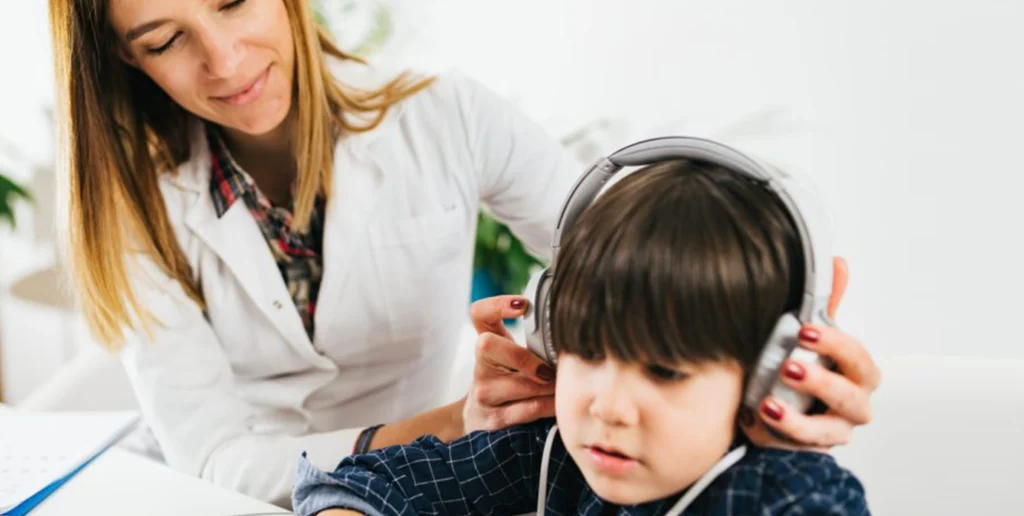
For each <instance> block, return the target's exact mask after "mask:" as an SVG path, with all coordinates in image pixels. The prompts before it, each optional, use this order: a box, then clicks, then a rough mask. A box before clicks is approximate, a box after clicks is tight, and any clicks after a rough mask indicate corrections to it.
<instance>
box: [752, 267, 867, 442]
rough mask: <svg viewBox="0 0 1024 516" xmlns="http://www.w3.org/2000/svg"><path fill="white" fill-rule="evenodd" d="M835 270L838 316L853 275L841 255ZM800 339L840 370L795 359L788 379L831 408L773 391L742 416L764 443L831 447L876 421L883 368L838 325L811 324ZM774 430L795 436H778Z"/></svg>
mask: <svg viewBox="0 0 1024 516" xmlns="http://www.w3.org/2000/svg"><path fill="white" fill-rule="evenodd" d="M834 271H835V273H834V277H835V279H834V280H833V284H832V298H831V300H830V301H829V306H828V314H829V317H833V318H834V317H835V312H836V309H837V308H838V306H839V302H840V301H841V300H842V297H843V293H844V292H845V291H846V284H847V281H848V279H849V270H848V268H847V266H846V261H845V260H843V259H842V258H836V259H835V265H834ZM800 345H801V346H803V347H805V348H807V349H810V350H812V351H816V352H817V353H819V354H821V355H823V356H827V357H829V358H831V359H833V360H834V361H835V363H836V366H837V367H836V371H835V372H833V371H829V370H828V369H825V368H824V367H822V366H820V365H818V364H806V363H803V362H800V361H798V360H790V361H789V362H787V363H786V364H785V366H783V369H782V375H781V376H782V379H783V382H785V384H786V385H788V386H789V387H791V388H793V389H795V390H797V391H800V392H804V393H807V394H810V395H811V396H813V397H814V398H816V399H818V400H820V401H821V402H822V403H824V404H825V405H826V406H827V407H828V410H827V411H826V412H825V413H823V414H818V415H805V414H801V413H799V412H797V411H795V410H792V409H791V408H790V407H789V406H787V405H786V404H785V402H783V401H782V400H779V399H776V398H773V397H771V396H769V397H767V398H765V399H764V400H763V401H762V402H761V407H760V410H759V411H758V414H757V416H758V417H756V418H755V417H753V415H752V414H750V413H749V411H748V412H746V413H745V414H744V413H741V417H740V421H741V423H742V424H743V430H744V432H745V433H746V434H747V436H748V437H749V438H750V439H751V441H753V442H754V443H755V444H757V445H759V446H762V447H771V448H786V449H801V450H812V451H821V452H826V451H827V450H828V449H829V448H831V447H832V446H836V445H841V444H846V443H847V442H849V440H850V437H851V435H852V433H853V429H854V427H855V426H858V425H864V424H867V423H868V422H870V421H871V402H870V399H869V397H870V396H871V393H872V392H874V391H875V389H877V388H878V385H879V383H880V382H881V372H880V371H879V370H878V367H876V366H875V363H874V362H873V361H872V359H871V355H870V354H868V352H867V350H866V349H864V346H862V345H861V344H860V342H858V341H857V339H855V338H854V337H853V336H851V335H848V334H847V333H845V332H843V331H841V330H838V329H836V328H830V327H819V326H805V327H804V328H803V329H801V331H800ZM769 429H771V431H769ZM772 431H774V432H775V433H777V434H781V435H783V436H786V437H788V438H789V439H790V441H786V440H783V439H779V438H777V437H775V436H774V435H772Z"/></svg>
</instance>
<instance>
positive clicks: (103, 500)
mask: <svg viewBox="0 0 1024 516" xmlns="http://www.w3.org/2000/svg"><path fill="white" fill-rule="evenodd" d="M0 410H11V409H10V407H7V406H5V405H3V404H2V403H0ZM67 514H85V515H92V514H97V515H103V516H121V515H125V516H127V515H131V516H137V515H140V514H145V515H147V516H186V515H187V516H193V515H195V516H242V515H245V516H257V515H259V516H278V515H280V516H284V515H288V514H292V513H291V512H288V511H286V510H284V509H282V508H280V507H277V506H275V505H271V504H269V503H266V502H262V501H259V500H256V499H253V498H249V497H247V496H244V495H241V494H239V493H235V492H232V491H228V490H226V489H221V488H219V487H217V486H214V485H213V484H210V483H209V482H206V481H204V480H201V479H198V478H195V477H191V476H189V475H185V474H183V473H180V472H178V471H175V470H173V469H171V468H169V467H167V466H165V465H163V464H160V463H158V462H156V461H153V460H152V459H149V458H146V457H143V456H141V455H138V454H135V453H132V452H130V451H127V450H124V449H121V448H118V447H116V446H115V447H112V448H110V449H109V450H107V451H106V452H104V453H103V454H102V455H100V456H99V457H97V458H96V460H94V461H93V462H92V463H91V464H89V465H88V466H86V467H85V468H84V469H82V471H80V472H78V474H77V475H75V476H74V477H71V479H70V480H68V481H67V482H66V483H65V484H64V485H63V486H61V487H60V488H59V489H57V490H56V491H54V492H53V494H51V495H50V496H49V497H47V498H46V499H45V500H43V501H42V503H40V504H39V505H38V506H36V507H35V508H34V509H33V510H32V511H31V512H29V513H28V516H64V515H67Z"/></svg>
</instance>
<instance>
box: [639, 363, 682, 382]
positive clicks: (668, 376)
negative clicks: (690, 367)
mask: <svg viewBox="0 0 1024 516" xmlns="http://www.w3.org/2000/svg"><path fill="white" fill-rule="evenodd" d="M647 372H648V374H650V375H651V376H653V377H654V378H655V379H657V380H661V381H666V382H672V381H676V380H682V379H684V378H686V377H687V376H689V375H687V374H686V373H684V372H682V371H677V370H675V369H671V368H668V367H664V366H660V365H657V364H651V365H648V366H647Z"/></svg>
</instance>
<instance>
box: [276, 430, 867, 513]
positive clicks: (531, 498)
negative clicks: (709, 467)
mask: <svg viewBox="0 0 1024 516" xmlns="http://www.w3.org/2000/svg"><path fill="white" fill-rule="evenodd" d="M553 425H554V420H545V421H540V422H537V423H533V424H530V425H524V426H517V427H513V428H510V429H506V430H500V431H496V432H474V433H472V434H470V435H468V436H466V437H463V438H461V439H458V440H456V441H452V442H451V443H447V444H446V443H443V442H441V441H440V440H438V439H437V438H435V437H431V436H427V437H422V438H420V439H418V440H417V441H416V442H415V443H413V444H412V445H409V446H393V447H390V448H385V449H382V450H377V451H374V452H372V453H369V454H367V455H358V456H350V457H346V458H345V459H343V460H342V461H341V463H340V464H339V465H338V467H337V469H336V470H335V471H333V472H331V473H325V472H322V471H320V470H319V469H317V468H316V467H315V466H313V465H312V464H311V463H310V462H309V461H308V460H307V459H306V457H305V454H303V457H302V459H301V461H300V464H299V471H298V478H297V480H296V483H295V486H294V491H293V493H292V503H293V507H294V510H295V512H296V513H297V514H299V515H300V516H306V515H313V514H316V513H318V512H320V511H322V510H325V509H330V508H347V509H353V510H356V511H359V512H362V513H364V514H368V515H403V516H404V515H414V514H523V513H530V512H533V511H535V510H536V504H537V495H538V493H537V483H538V482H539V480H540V467H541V460H542V455H543V450H544V440H545V439H546V438H547V435H548V431H549V430H550V429H551V427H552V426H553ZM547 486H548V487H547V491H548V497H547V502H546V507H547V509H546V511H547V513H548V514H551V515H569V514H584V515H593V516H598V515H602V514H612V513H616V514H630V515H640V514H663V513H665V512H666V511H668V509H670V508H671V507H672V505H673V504H674V503H675V502H676V500H678V498H679V496H681V495H682V493H679V494H678V495H675V496H672V497H669V498H666V499H662V500H657V501H654V502H650V503H647V504H643V505H639V506H623V507H615V506H610V504H607V503H605V502H604V501H602V500H601V499H600V498H598V496H597V495H596V494H595V493H594V492H593V491H592V490H591V489H590V487H589V486H588V485H587V483H586V481H585V480H584V478H583V474H582V473H581V472H580V470H579V469H578V468H577V467H576V465H575V463H574V462H573V460H572V458H571V457H570V456H569V454H568V452H567V451H566V449H565V446H564V445H563V444H562V442H561V439H556V440H555V443H554V448H553V449H552V453H551V463H550V464H549V466H548V479H547ZM684 514H685V515H696V514H701V515H714V516H725V515H760V516H769V515H775V514H778V515H787V516H790V515H792V516H795V515H834V516H848V515H849V516H852V515H867V514H869V512H868V507H867V502H866V500H865V497H864V488H863V486H861V483H860V482H859V481H858V480H857V479H856V478H855V477H854V476H853V475H852V474H851V473H850V472H848V471H846V470H844V469H843V468H841V467H839V466H838V465H837V464H836V462H835V460H834V459H833V458H832V457H831V456H829V455H824V454H819V453H810V452H792V451H784V450H775V449H765V448H757V447H751V446H749V445H748V451H747V454H746V455H745V456H744V457H743V459H741V460H740V461H739V462H738V463H737V464H736V465H734V466H733V467H732V468H730V469H729V470H727V471H726V472H725V473H722V475H720V476H719V477H718V478H716V479H715V480H714V482H712V483H711V485H709V486H708V487H707V489H706V490H705V491H704V492H703V493H701V494H700V496H698V497H697V499H696V500H695V501H694V503H693V504H691V505H690V506H689V507H688V508H687V509H686V512H685V513H684Z"/></svg>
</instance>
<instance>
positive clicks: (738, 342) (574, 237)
mask: <svg viewBox="0 0 1024 516" xmlns="http://www.w3.org/2000/svg"><path fill="white" fill-rule="evenodd" d="M568 237H569V238H568V240H567V242H566V243H565V244H564V245H563V247H562V250H561V254H560V255H559V257H558V264H557V269H556V271H555V279H554V283H553V285H552V292H551V295H552V298H551V299H552V301H551V324H552V339H553V341H554V347H555V349H556V351H557V352H558V353H570V354H576V355H580V356H583V357H596V356H611V357H614V358H616V359H619V360H622V361H627V362H653V363H663V364H675V363H679V362H688V363H702V362H709V361H723V360H729V359H735V360H738V361H739V362H740V364H741V365H742V366H743V367H744V369H748V368H749V367H750V366H751V365H752V364H753V363H754V362H755V361H756V360H757V358H758V356H759V355H760V350H761V347H762V345H763V343H764V341H765V340H766V339H767V338H768V334H769V332H771V330H772V329H773V327H774V324H775V321H776V320H777V319H778V317H779V316H780V315H781V314H782V313H783V312H784V311H785V310H786V309H788V308H789V307H790V306H795V303H796V302H798V300H799V292H800V286H801V285H800V283H801V282H802V267H794V265H798V266H799V265H801V262H799V261H798V260H800V259H801V256H800V254H799V253H798V252H795V251H797V250H798V248H797V245H796V239H795V238H796V237H795V231H794V230H793V225H792V223H791V221H789V219H788V217H787V216H786V214H785V211H784V209H783V208H782V206H781V202H780V201H779V200H778V199H777V198H775V196H774V194H773V193H771V192H769V191H766V190H765V189H764V188H763V187H762V186H760V185H759V184H756V183H753V182H750V181H748V180H746V179H745V178H743V177H741V176H739V175H738V174H736V173H733V172H730V171H727V170H724V169H721V168H717V167H710V166H708V165H704V164H701V163H695V162H689V161H676V162H669V163H664V164H659V165H656V166H653V167H649V168H647V169H645V170H643V171H640V172H637V173H634V174H632V175H630V176H629V177H627V178H625V179H623V180H622V181H621V182H619V183H618V184H616V185H614V186H613V187H611V188H610V189H609V190H608V192H606V193H605V194H604V195H602V196H601V197H599V198H598V199H597V201H595V203H594V204H593V205H592V206H590V207H589V208H588V209H587V210H586V211H585V212H584V214H583V215H582V216H581V217H580V218H579V219H578V221H577V224H576V225H575V226H574V227H573V228H572V230H571V234H570V235H568ZM797 269H800V270H799V271H797ZM794 280H795V281H794ZM794 287H795V288H794Z"/></svg>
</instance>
